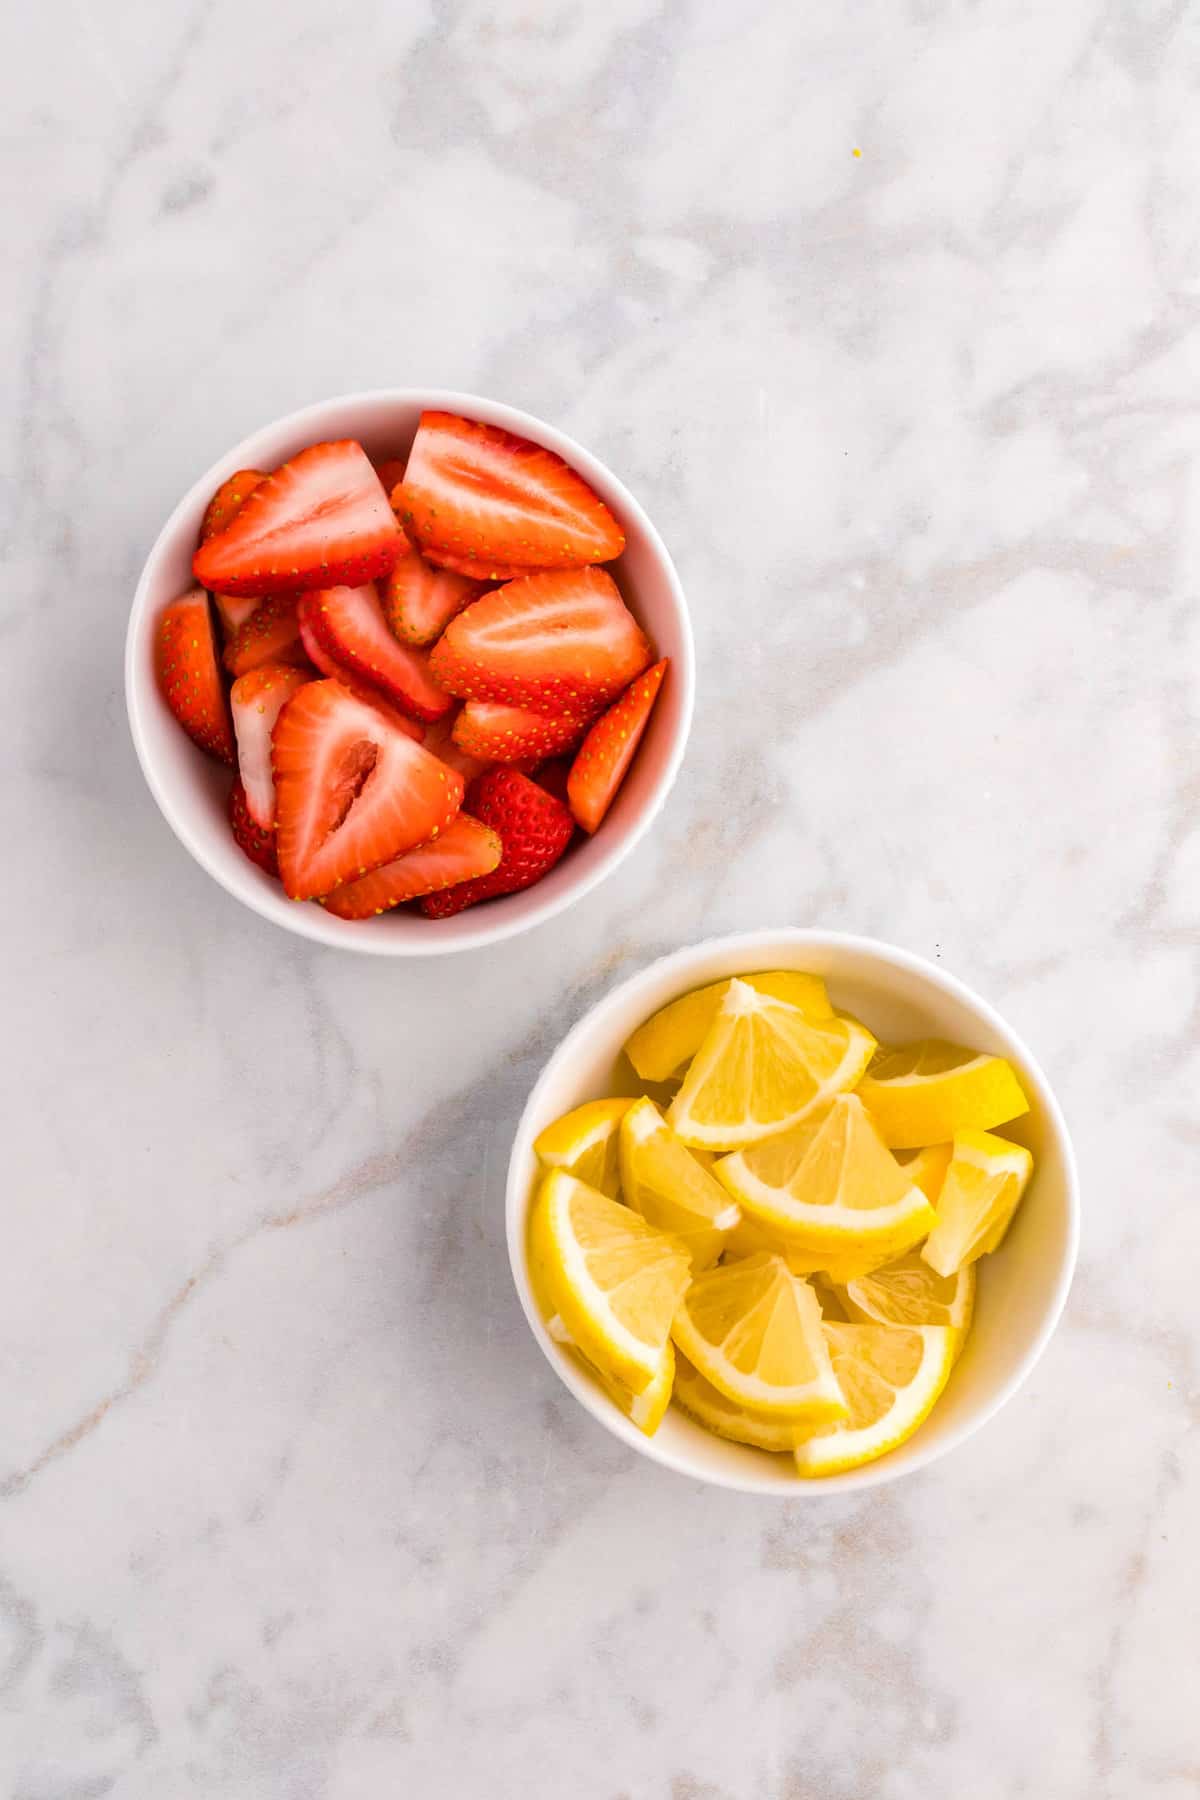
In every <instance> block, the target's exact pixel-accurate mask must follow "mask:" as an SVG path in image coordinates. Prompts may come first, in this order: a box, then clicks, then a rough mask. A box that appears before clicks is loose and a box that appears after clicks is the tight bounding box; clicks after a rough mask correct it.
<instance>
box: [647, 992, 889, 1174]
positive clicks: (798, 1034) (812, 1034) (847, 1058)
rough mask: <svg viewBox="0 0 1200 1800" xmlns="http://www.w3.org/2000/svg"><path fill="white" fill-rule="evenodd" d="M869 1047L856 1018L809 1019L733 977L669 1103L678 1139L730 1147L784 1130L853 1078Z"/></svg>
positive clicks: (860, 1070) (867, 1056) (870, 1042)
mask: <svg viewBox="0 0 1200 1800" xmlns="http://www.w3.org/2000/svg"><path fill="white" fill-rule="evenodd" d="M874 1048H875V1039H874V1038H873V1037H872V1036H871V1034H870V1032H869V1031H867V1030H866V1029H865V1028H864V1027H863V1026H862V1025H859V1024H857V1023H855V1022H853V1021H851V1020H846V1019H836V1018H831V1019H823V1020H818V1021H812V1020H809V1019H808V1018H806V1017H805V1015H804V1014H803V1013H802V1012H801V1011H800V1009H799V1008H798V1007H796V1006H791V1005H789V1004H788V1003H787V1002H786V1001H784V1000H776V999H775V998H774V997H773V996H771V995H769V994H760V993H758V992H757V991H756V990H755V989H754V988H752V987H749V986H747V984H746V983H745V982H744V981H738V980H733V981H731V982H730V983H729V988H728V991H727V992H726V994H725V997H724V999H723V1000H722V1001H721V1004H720V1007H719V1008H718V1010H717V1014H716V1017H715V1018H714V1019H713V1022H712V1025H711V1026H710V1027H709V1030H708V1032H707V1034H706V1036H705V1038H704V1042H703V1043H702V1044H701V1045H700V1048H699V1049H698V1050H697V1052H696V1054H695V1056H694V1057H693V1058H692V1061H691V1065H690V1066H689V1068H688V1072H687V1074H686V1075H685V1076H684V1079H683V1086H682V1087H681V1088H680V1090H679V1092H678V1093H677V1094H676V1096H675V1098H674V1100H673V1101H672V1102H671V1109H670V1112H669V1114H668V1119H669V1122H670V1124H671V1126H672V1128H673V1130H674V1131H676V1132H677V1133H678V1135H679V1136H680V1137H681V1138H682V1139H683V1141H684V1143H685V1144H696V1145H699V1146H700V1147H701V1148H702V1149H703V1148H708V1149H714V1150H737V1149H740V1148H741V1147H742V1146H743V1145H745V1144H754V1143H757V1142H758V1140H759V1139H760V1138H764V1137H768V1136H770V1135H771V1133H773V1132H777V1131H785V1130H787V1129H788V1128H789V1127H790V1126H792V1125H797V1124H799V1122H800V1120H801V1119H804V1118H806V1117H807V1116H808V1114H809V1113H811V1112H815V1111H816V1109H817V1108H818V1107H820V1106H822V1105H824V1104H826V1103H827V1102H828V1101H830V1100H832V1098H833V1097H834V1095H835V1094H838V1093H841V1092H842V1090H843V1089H845V1088H852V1087H853V1086H854V1084H855V1082H857V1081H858V1080H859V1078H860V1076H861V1075H862V1073H863V1070H864V1069H865V1068H866V1066H867V1063H868V1061H869V1060H870V1057H871V1053H872V1051H873V1050H874Z"/></svg>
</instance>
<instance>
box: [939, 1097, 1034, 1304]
mask: <svg viewBox="0 0 1200 1800" xmlns="http://www.w3.org/2000/svg"><path fill="white" fill-rule="evenodd" d="M1032 1173H1033V1157H1032V1156H1031V1155H1030V1153H1029V1151H1028V1150H1027V1149H1026V1148H1025V1146H1024V1144H1014V1143H1011V1142H1010V1141H1009V1140H1008V1138H1002V1137H994V1136H993V1135H992V1133H991V1132H990V1131H956V1132H955V1134H954V1156H953V1158H952V1160H951V1163H950V1167H949V1169H948V1170H947V1171H946V1179H945V1181H944V1182H943V1183H942V1191H941V1193H940V1194H939V1195H938V1203H937V1224H936V1225H935V1226H934V1228H933V1230H932V1231H931V1232H930V1234H929V1241H928V1242H927V1243H926V1244H925V1246H924V1249H923V1250H922V1252H921V1254H922V1256H923V1257H924V1258H925V1261H926V1262H927V1263H928V1264H929V1267H930V1268H931V1269H935V1270H936V1271H937V1273H938V1274H939V1275H953V1274H954V1272H955V1270H956V1269H960V1268H961V1267H962V1266H963V1264H964V1263H970V1262H974V1261H975V1259H976V1257H979V1256H985V1255H986V1254H987V1252H988V1251H989V1250H994V1249H995V1248H996V1246H997V1245H998V1244H999V1243H1000V1240H1001V1239H1002V1238H1003V1236H1004V1234H1005V1232H1006V1231H1007V1230H1008V1227H1009V1225H1010V1224H1011V1222H1012V1216H1013V1214H1014V1213H1015V1212H1016V1210H1017V1206H1018V1204H1019V1202H1020V1199H1021V1195H1022V1194H1023V1193H1024V1192H1025V1188H1026V1185H1027V1183H1028V1181H1029V1177H1030V1175H1031V1174H1032Z"/></svg>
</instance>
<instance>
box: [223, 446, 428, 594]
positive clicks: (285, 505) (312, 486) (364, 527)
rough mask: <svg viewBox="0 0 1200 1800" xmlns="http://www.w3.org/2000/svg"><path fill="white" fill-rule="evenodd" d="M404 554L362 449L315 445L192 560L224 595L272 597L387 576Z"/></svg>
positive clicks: (262, 486) (251, 498)
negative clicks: (285, 592)
mask: <svg viewBox="0 0 1200 1800" xmlns="http://www.w3.org/2000/svg"><path fill="white" fill-rule="evenodd" d="M404 548H407V545H406V541H405V538H404V534H403V532H402V531H401V530H400V527H399V525H398V524H397V522H396V515H395V514H394V513H393V511H392V509H391V506H390V504H389V502H388V497H387V495H386V494H385V493H384V491H383V488H382V487H381V486H380V484H379V477H378V476H377V475H376V473H375V471H374V469H373V468H372V467H371V465H370V463H369V462H368V461H367V457H366V455H365V453H364V451H363V448H362V446H361V444H356V443H355V442H354V441H353V439H350V438H346V439H343V440H342V441H341V442H339V443H329V444H314V445H312V447H311V448H310V449H308V450H302V451H301V452H300V454H299V455H298V456H293V457H292V458H291V460H290V461H288V462H285V463H284V464H283V466H282V467H281V468H279V469H276V471H275V473H274V474H273V475H268V477H267V478H266V480H265V481H262V482H260V483H259V485H258V486H257V487H256V488H254V490H253V491H252V492H251V493H250V494H249V495H248V496H247V498H246V499H245V500H243V502H242V504H241V505H240V506H239V507H238V509H237V511H236V512H235V513H234V515H233V517H232V518H231V519H230V520H229V522H228V524H227V525H226V526H225V528H224V530H223V531H219V532H218V533H217V534H216V535H215V536H214V537H210V538H209V539H208V540H207V541H206V542H204V543H202V544H201V545H200V547H199V549H198V550H197V551H196V554H195V556H194V557H193V558H192V570H193V573H194V575H195V577H196V580H197V581H198V582H200V583H201V584H202V585H203V586H204V587H207V588H212V589H213V590H214V591H216V592H219V593H222V594H274V593H280V592H283V591H287V592H297V591H299V590H302V589H308V588H328V587H334V586H337V585H339V584H341V583H345V584H347V585H349V586H357V585H359V584H360V583H362V582H364V581H370V580H372V579H373V578H374V577H375V576H376V575H386V574H387V572H388V570H389V569H390V568H391V567H392V564H393V563H394V562H395V561H396V558H397V557H398V556H399V555H400V553H401V551H402V549H404Z"/></svg>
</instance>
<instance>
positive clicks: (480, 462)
mask: <svg viewBox="0 0 1200 1800" xmlns="http://www.w3.org/2000/svg"><path fill="white" fill-rule="evenodd" d="M399 498H400V518H401V521H402V522H403V524H404V526H405V529H406V530H408V531H409V533H410V535H412V534H413V533H415V535H416V538H417V541H418V543H419V544H420V546H421V548H422V549H427V548H428V549H433V550H439V551H447V552H449V554H450V555H451V556H455V557H463V556H474V557H477V558H478V559H479V562H480V564H481V565H482V564H483V563H486V562H487V561H488V559H489V558H493V559H496V560H498V561H501V562H508V563H514V564H517V565H518V566H520V567H522V568H532V569H568V568H577V567H578V566H579V564H580V563H596V562H607V561H608V560H609V558H610V557H613V556H619V555H620V554H621V551H622V550H623V549H624V548H625V534H624V532H623V531H622V530H621V527H620V526H619V525H618V524H617V521H616V520H615V519H614V518H613V515H612V513H611V512H610V511H609V510H608V508H607V506H605V504H604V502H603V500H601V498H600V496H599V495H598V494H594V493H593V492H592V490H591V488H590V487H589V486H588V484H587V482H586V481H584V479H583V477H582V476H581V475H577V474H576V473H575V471H574V469H572V468H571V467H570V466H569V465H568V464H567V463H565V462H564V461H563V459H562V457H561V456H556V455H555V453H554V451H553V450H546V449H543V447H542V446H541V445H540V444H531V443H530V442H529V440H528V438H522V437H514V436H513V434H512V432H509V431H502V430H501V429H500V427H499V426H498V425H484V424H481V423H480V422H479V421H478V420H475V419H461V418H459V417H458V416H457V414H455V413H444V412H426V413H422V414H421V423H420V426H419V428H418V430H417V435H416V438H415V439H414V442H413V447H412V450H411V451H410V452H409V458H408V467H407V469H406V470H405V472H404V480H403V482H402V483H401V488H400V496H399Z"/></svg>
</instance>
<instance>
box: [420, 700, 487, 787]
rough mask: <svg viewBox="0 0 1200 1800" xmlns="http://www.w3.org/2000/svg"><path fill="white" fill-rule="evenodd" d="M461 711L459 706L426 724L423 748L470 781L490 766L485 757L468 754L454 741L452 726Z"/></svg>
mask: <svg viewBox="0 0 1200 1800" xmlns="http://www.w3.org/2000/svg"><path fill="white" fill-rule="evenodd" d="M461 711H462V708H461V706H460V707H458V708H457V709H456V710H455V711H453V712H448V713H446V714H445V716H444V717H443V718H441V719H435V721H434V723H433V724H432V725H427V726H426V728H425V748H426V749H427V750H428V751H429V752H430V754H431V755H433V756H437V757H440V758H441V760H442V762H444V763H446V764H447V765H448V766H449V767H450V768H452V769H457V770H458V772H459V774H460V775H461V776H462V778H463V780H464V781H466V782H472V781H474V779H475V777H476V776H477V775H482V774H483V771H484V770H485V769H487V768H490V767H491V763H490V759H488V758H487V757H478V756H468V754H467V752H466V751H465V750H463V749H461V748H460V747H459V745H458V744H457V743H456V742H455V740H454V726H455V722H456V720H457V719H458V716H459V713H461Z"/></svg>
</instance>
